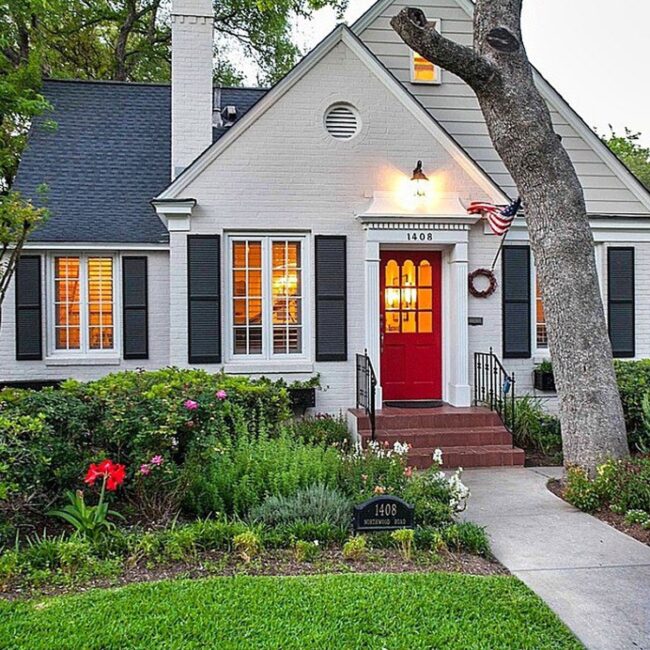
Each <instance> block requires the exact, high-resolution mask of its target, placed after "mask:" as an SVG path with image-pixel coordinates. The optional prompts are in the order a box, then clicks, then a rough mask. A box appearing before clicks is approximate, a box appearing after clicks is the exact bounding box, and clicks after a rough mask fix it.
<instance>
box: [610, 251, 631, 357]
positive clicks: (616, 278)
mask: <svg viewBox="0 0 650 650" xmlns="http://www.w3.org/2000/svg"><path fill="white" fill-rule="evenodd" d="M634 321H635V317H634V248H630V247H625V248H623V247H621V248H608V249H607V322H608V324H609V339H610V341H611V342H612V352H613V354H614V356H615V357H633V356H634V354H635V345H634V338H635V323H634Z"/></svg>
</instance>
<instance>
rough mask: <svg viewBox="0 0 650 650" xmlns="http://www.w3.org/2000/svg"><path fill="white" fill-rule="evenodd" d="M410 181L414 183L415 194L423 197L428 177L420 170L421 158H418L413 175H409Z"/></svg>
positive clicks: (425, 192) (425, 193)
mask: <svg viewBox="0 0 650 650" xmlns="http://www.w3.org/2000/svg"><path fill="white" fill-rule="evenodd" d="M411 181H412V182H413V184H414V194H415V196H417V197H423V196H426V195H427V187H428V183H429V179H428V178H427V176H426V174H425V173H424V172H423V171H422V161H421V160H418V164H417V165H416V166H415V169H414V170H413V176H412V177H411Z"/></svg>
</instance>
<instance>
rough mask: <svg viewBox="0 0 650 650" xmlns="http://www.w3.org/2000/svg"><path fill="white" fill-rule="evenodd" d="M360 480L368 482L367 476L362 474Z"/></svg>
mask: <svg viewBox="0 0 650 650" xmlns="http://www.w3.org/2000/svg"><path fill="white" fill-rule="evenodd" d="M361 480H362V481H364V482H365V481H367V480H368V475H367V474H362V475H361Z"/></svg>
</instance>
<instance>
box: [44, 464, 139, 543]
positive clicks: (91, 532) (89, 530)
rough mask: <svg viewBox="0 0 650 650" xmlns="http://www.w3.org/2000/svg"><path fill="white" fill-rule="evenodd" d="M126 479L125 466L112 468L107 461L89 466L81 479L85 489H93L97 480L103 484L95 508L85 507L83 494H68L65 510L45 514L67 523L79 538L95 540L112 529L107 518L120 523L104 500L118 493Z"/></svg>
mask: <svg viewBox="0 0 650 650" xmlns="http://www.w3.org/2000/svg"><path fill="white" fill-rule="evenodd" d="M125 476H126V470H125V467H124V465H120V464H115V463H113V462H112V461H110V460H108V459H106V460H103V461H102V462H101V463H98V464H96V465H95V464H93V465H90V467H89V468H88V472H87V474H86V478H85V479H84V480H85V482H86V483H87V484H88V485H94V483H95V481H96V480H97V479H98V478H99V479H101V481H102V487H101V490H100V493H99V501H98V503H97V505H96V506H88V505H86V501H85V497H84V493H83V492H82V491H81V490H78V491H77V492H68V493H67V497H68V501H69V504H68V505H67V506H65V507H63V508H61V510H51V511H50V512H49V513H48V514H49V515H51V516H53V517H59V518H60V519H63V520H64V521H67V522H68V523H69V524H71V525H72V526H73V527H74V529H75V531H76V533H77V534H78V535H80V536H82V537H85V538H88V539H91V540H97V539H99V538H101V537H103V536H104V535H106V534H107V533H110V532H112V531H113V530H114V529H115V524H114V523H113V522H111V521H109V519H108V517H109V516H111V517H117V518H119V519H123V517H122V515H121V514H120V513H119V512H116V511H114V510H109V509H108V503H107V502H106V501H105V496H106V490H107V489H108V490H109V491H115V490H117V488H118V487H119V486H120V485H122V483H123V482H124V478H125Z"/></svg>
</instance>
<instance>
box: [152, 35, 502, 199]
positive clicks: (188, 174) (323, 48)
mask: <svg viewBox="0 0 650 650" xmlns="http://www.w3.org/2000/svg"><path fill="white" fill-rule="evenodd" d="M339 43H344V44H345V45H346V46H347V47H348V48H349V49H350V50H351V51H352V52H353V53H354V54H355V55H356V56H357V57H358V59H359V60H360V61H361V62H362V63H363V64H364V65H365V66H366V67H367V68H368V70H369V71H370V72H371V73H372V74H373V75H374V76H375V77H376V78H377V79H378V80H379V81H381V83H383V84H384V85H385V86H386V88H387V89H388V90H390V92H391V93H392V94H393V96H395V98H396V99H397V100H398V101H399V102H401V103H402V105H403V106H404V107H405V108H406V109H407V110H408V111H409V112H410V113H411V115H413V117H414V118H415V119H416V120H418V122H420V124H422V125H423V126H424V127H425V128H426V129H427V130H428V131H429V133H430V134H431V135H432V136H433V137H434V138H435V139H436V140H437V141H438V142H439V144H440V145H441V146H442V147H443V148H444V149H445V150H446V151H447V152H448V153H449V154H450V155H451V157H452V158H453V159H454V161H455V162H456V163H457V164H458V165H459V166H460V167H461V168H462V169H463V171H464V172H465V173H466V174H468V175H469V176H470V178H471V179H472V180H473V181H474V182H475V183H476V184H477V185H478V186H479V187H481V189H482V190H483V191H484V192H485V193H486V195H487V196H489V197H491V199H492V200H494V201H504V200H506V199H507V197H506V195H505V193H504V192H503V191H502V190H501V189H500V188H499V187H498V186H497V184H496V183H495V182H494V181H493V180H491V179H490V178H489V177H488V176H487V174H485V173H484V172H483V171H482V170H481V169H480V168H479V167H478V166H477V165H476V164H475V163H474V161H473V160H472V159H471V158H470V157H469V156H468V155H467V153H466V152H465V151H464V150H463V148H462V147H461V146H460V145H459V144H458V143H457V142H456V141H455V140H454V139H453V138H452V137H451V136H450V135H449V134H448V133H447V132H446V131H445V130H444V129H443V128H442V127H441V126H440V125H439V124H438V123H437V122H436V120H435V119H433V117H432V116H431V115H430V114H429V113H428V112H427V111H426V110H425V109H424V107H423V106H421V105H420V104H419V103H418V101H417V100H416V99H415V98H414V97H413V96H412V95H411V94H410V93H408V92H407V91H406V89H405V88H404V87H403V86H402V85H401V84H400V83H399V81H398V80H397V79H395V77H393V76H392V75H391V74H390V73H389V72H388V70H386V68H385V67H384V66H383V65H382V64H381V63H380V62H379V61H378V59H377V58H376V57H374V56H373V54H372V53H371V52H370V50H369V49H368V48H367V47H366V46H365V45H364V44H363V43H362V42H361V41H360V40H359V39H358V38H357V37H356V36H355V35H354V34H353V33H352V32H351V31H350V29H349V28H348V27H346V26H345V25H340V26H338V27H337V28H336V29H335V30H334V31H332V32H331V33H330V34H329V36H327V37H326V38H325V39H324V40H323V41H321V43H320V44H319V45H318V46H317V47H316V48H315V49H314V50H312V51H311V52H310V53H309V54H308V55H307V56H306V57H305V58H304V59H302V61H301V62H300V63H298V65H297V66H296V67H295V68H294V69H293V70H292V71H291V72H290V73H289V74H288V75H286V76H285V77H284V78H283V79H282V80H281V81H280V82H279V83H278V84H277V85H276V86H274V87H273V88H272V89H271V90H270V91H269V92H268V93H267V94H266V95H265V96H264V97H263V98H262V99H261V100H260V101H259V102H258V103H257V104H256V105H255V106H254V107H253V108H252V109H251V111H250V112H249V113H248V114H247V115H246V116H245V117H244V118H243V119H242V120H240V121H239V122H237V123H236V124H235V125H234V126H233V127H232V128H231V130H230V131H229V132H228V133H227V134H226V135H225V136H224V137H223V138H221V139H220V140H219V141H218V142H216V143H214V144H213V145H212V146H211V147H209V148H208V149H207V150H206V151H205V152H204V153H203V154H201V156H199V157H198V158H197V159H196V160H195V161H194V162H193V163H192V164H191V165H190V166H189V167H188V168H187V169H185V170H184V171H183V172H182V173H181V174H180V175H179V176H178V177H177V178H176V179H175V180H174V181H173V182H172V183H171V185H170V186H169V187H168V188H167V189H166V190H165V191H164V192H162V193H161V194H160V195H159V196H158V197H157V199H158V200H160V201H165V200H174V199H178V198H182V196H183V192H184V191H185V189H186V188H187V187H188V186H189V185H190V184H191V183H192V182H193V181H194V180H195V179H196V178H197V177H198V176H200V174H201V173H202V172H203V171H204V170H205V169H206V168H207V167H208V166H209V165H210V164H211V163H212V161H214V160H215V159H216V158H218V157H219V156H220V155H221V154H222V153H223V152H224V151H226V150H227V149H228V148H229V147H230V146H231V145H233V144H234V143H235V142H236V140H237V139H238V138H239V137H240V136H241V135H243V134H244V133H245V132H246V131H247V130H248V129H249V128H250V127H251V126H252V125H253V124H254V123H255V122H256V121H257V120H258V119H259V118H260V117H261V116H262V115H264V113H266V111H268V110H269V109H270V108H271V107H272V106H273V105H274V104H275V103H276V102H277V101H279V100H280V99H281V98H282V97H283V96H284V95H285V94H286V93H287V92H288V91H289V90H290V89H291V88H292V87H293V86H294V85H295V84H296V83H298V82H299V81H300V80H301V79H302V78H303V77H304V76H305V75H307V74H308V73H309V71H310V70H312V69H313V68H314V66H316V65H317V64H318V63H319V62H320V61H321V60H322V59H323V58H324V57H325V56H326V55H327V54H328V53H329V52H331V51H332V50H333V49H334V48H335V47H336V46H337V45H338V44H339Z"/></svg>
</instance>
